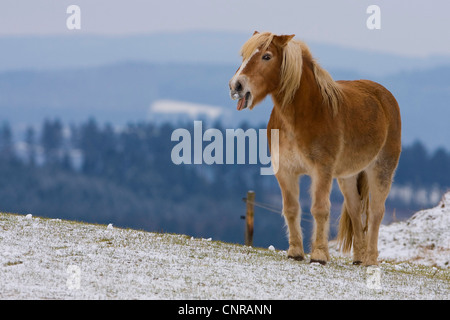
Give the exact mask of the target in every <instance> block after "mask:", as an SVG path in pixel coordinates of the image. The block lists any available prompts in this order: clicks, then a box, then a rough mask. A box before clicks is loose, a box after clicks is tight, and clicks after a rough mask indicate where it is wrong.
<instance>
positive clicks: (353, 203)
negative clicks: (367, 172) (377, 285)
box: [338, 175, 366, 264]
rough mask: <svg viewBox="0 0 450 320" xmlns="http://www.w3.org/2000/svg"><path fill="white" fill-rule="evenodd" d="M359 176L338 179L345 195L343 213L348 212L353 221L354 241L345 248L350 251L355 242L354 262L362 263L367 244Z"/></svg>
mask: <svg viewBox="0 0 450 320" xmlns="http://www.w3.org/2000/svg"><path fill="white" fill-rule="evenodd" d="M357 178H358V175H355V176H353V177H350V178H346V179H342V178H341V179H338V183H339V189H341V192H342V194H343V195H344V203H343V204H342V215H344V214H348V217H349V218H350V222H351V230H350V232H351V233H352V235H351V238H352V240H353V243H351V242H350V244H349V246H348V248H345V249H348V251H350V246H351V245H352V244H353V264H361V263H362V262H363V260H364V253H365V246H366V245H365V239H364V230H363V220H362V210H363V208H362V207H363V205H362V201H361V196H360V194H359V192H358V183H357ZM344 218H347V217H341V219H344ZM347 219H348V218H347ZM349 226H350V224H349Z"/></svg>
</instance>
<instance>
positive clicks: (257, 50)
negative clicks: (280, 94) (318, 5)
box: [229, 31, 294, 110]
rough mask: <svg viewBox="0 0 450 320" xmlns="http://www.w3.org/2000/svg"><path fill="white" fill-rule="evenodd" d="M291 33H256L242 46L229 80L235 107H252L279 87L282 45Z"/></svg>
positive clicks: (282, 55)
mask: <svg viewBox="0 0 450 320" xmlns="http://www.w3.org/2000/svg"><path fill="white" fill-rule="evenodd" d="M293 37H294V35H282V36H277V35H274V34H272V33H269V32H264V33H259V32H256V31H255V33H254V34H253V36H252V37H251V38H250V39H249V40H248V41H247V42H246V43H245V44H244V45H243V46H242V49H241V55H242V64H241V66H240V67H239V69H238V70H237V71H236V73H235V75H234V76H233V78H232V79H231V80H230V82H229V85H230V96H231V98H232V99H233V100H238V104H237V109H238V110H242V109H245V108H247V107H249V108H250V109H253V107H254V106H255V105H256V104H258V103H259V102H261V101H262V100H263V99H264V98H265V97H266V96H267V95H268V94H274V93H275V92H277V91H279V90H280V81H281V77H282V68H283V61H284V48H285V47H286V45H287V44H288V42H289V41H290V40H291V39H292V38H293Z"/></svg>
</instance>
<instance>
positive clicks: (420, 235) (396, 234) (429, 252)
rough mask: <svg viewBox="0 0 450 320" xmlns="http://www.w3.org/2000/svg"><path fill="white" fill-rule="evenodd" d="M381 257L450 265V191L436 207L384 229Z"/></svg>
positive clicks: (380, 248) (424, 263)
mask: <svg viewBox="0 0 450 320" xmlns="http://www.w3.org/2000/svg"><path fill="white" fill-rule="evenodd" d="M378 250H379V251H380V259H389V260H395V261H412V262H414V263H417V264H423V265H428V266H438V267H441V268H450V192H447V193H446V194H445V195H444V196H443V197H442V200H441V202H440V203H439V204H438V205H437V206H436V207H435V208H432V209H427V210H422V211H419V212H417V213H416V214H414V215H413V216H412V217H411V218H410V219H408V220H406V221H402V222H396V223H392V224H390V225H387V226H384V225H383V226H382V227H381V228H380V235H379V242H378Z"/></svg>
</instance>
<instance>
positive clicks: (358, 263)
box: [353, 260, 362, 266]
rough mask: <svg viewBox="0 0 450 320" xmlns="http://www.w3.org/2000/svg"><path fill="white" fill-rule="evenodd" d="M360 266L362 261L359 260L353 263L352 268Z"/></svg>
mask: <svg viewBox="0 0 450 320" xmlns="http://www.w3.org/2000/svg"><path fill="white" fill-rule="evenodd" d="M360 264H362V261H360V260H356V261H353V265H354V266H359V265H360Z"/></svg>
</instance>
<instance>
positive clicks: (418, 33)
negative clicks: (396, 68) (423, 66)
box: [0, 0, 450, 56]
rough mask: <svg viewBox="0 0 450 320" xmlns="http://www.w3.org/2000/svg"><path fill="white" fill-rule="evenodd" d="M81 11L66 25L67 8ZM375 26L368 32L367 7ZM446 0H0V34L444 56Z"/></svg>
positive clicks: (448, 29)
mask: <svg viewBox="0 0 450 320" xmlns="http://www.w3.org/2000/svg"><path fill="white" fill-rule="evenodd" d="M71 4H76V5H78V6H79V7H80V9H81V30H68V29H67V27H66V20H67V18H68V17H69V14H67V13H66V9H67V7H68V6H69V5H71ZM372 4H376V5H378V6H379V7H380V9H381V29H379V30H369V29H368V28H367V26H366V20H367V19H368V18H369V16H370V14H368V13H366V9H367V7H368V6H369V5H372ZM449 16H450V1H449V0H429V1H425V0H370V1H367V0H309V1H302V0H276V1H273V0H272V1H265V0H221V1H219V0H162V1H161V0H159V1H153V0H150V1H144V0H120V1H118V0H0V36H7V35H46V34H66V35H68V36H70V35H71V34H76V33H77V34H107V35H126V34H136V33H140V34H143V33H155V32H180V31H203V30H205V31H236V32H248V33H252V32H253V31H254V30H259V31H272V32H275V33H286V34H292V33H295V34H296V35H297V37H298V38H301V39H303V40H306V41H308V40H309V41H315V42H324V43H333V44H340V45H344V46H351V47H354V48H362V49H371V50H377V51H384V52H390V53H398V54H403V55H411V56H425V55H430V54H442V55H450V19H449Z"/></svg>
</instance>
